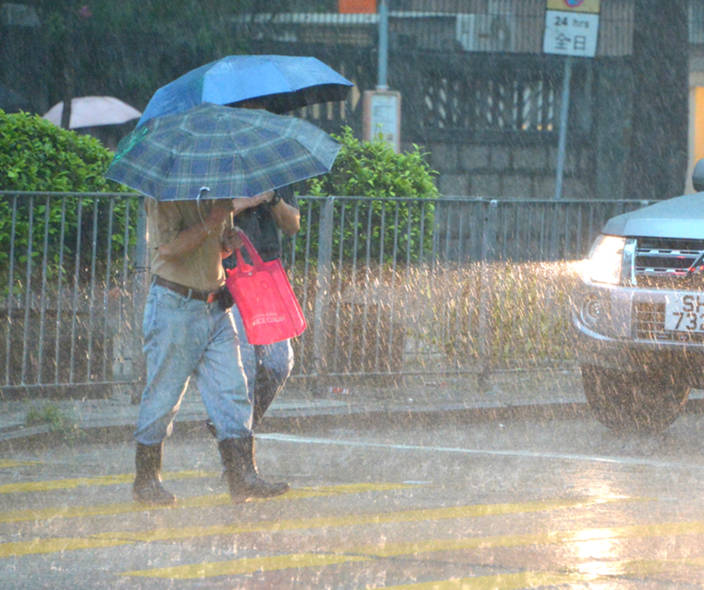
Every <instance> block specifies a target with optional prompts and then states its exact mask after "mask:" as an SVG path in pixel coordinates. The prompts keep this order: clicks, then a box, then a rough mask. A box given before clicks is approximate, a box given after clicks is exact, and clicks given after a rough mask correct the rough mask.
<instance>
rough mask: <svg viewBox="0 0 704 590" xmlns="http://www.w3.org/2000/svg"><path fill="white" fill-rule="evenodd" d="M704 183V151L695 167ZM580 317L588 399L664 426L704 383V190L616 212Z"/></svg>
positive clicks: (603, 415) (632, 421)
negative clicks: (694, 388)
mask: <svg viewBox="0 0 704 590" xmlns="http://www.w3.org/2000/svg"><path fill="white" fill-rule="evenodd" d="M693 183H694V187H695V189H696V190H697V191H704V160H701V161H699V163H698V164H697V166H696V167H695V170H694V174H693ZM572 324H573V326H574V327H575V328H576V330H577V334H578V344H579V346H578V354H579V361H580V365H581V368H582V380H583V383H584V393H585V395H586V398H587V401H588V403H589V405H590V407H591V409H592V410H593V411H594V413H595V415H596V417H597V419H598V420H599V421H600V422H602V423H603V424H605V425H606V426H608V427H610V428H613V429H616V430H622V429H631V430H647V431H654V432H658V431H662V430H664V429H665V428H667V427H668V426H669V425H670V424H671V423H672V422H673V421H674V420H675V418H677V416H678V415H679V414H680V412H681V411H682V409H683V408H684V405H685V403H686V401H687V397H688V396H689V391H690V388H692V387H697V388H703V387H704V362H703V361H704V194H703V193H698V194H694V195H686V196H682V197H676V198H673V199H668V200H666V201H660V202H658V203H656V204H654V205H649V206H647V207H643V208H642V209H638V210H637V211H632V212H630V213H625V214H623V215H618V216H616V217H613V218H612V219H610V220H609V221H607V222H606V224H605V225H604V227H603V229H602V232H601V235H599V237H598V238H597V239H596V241H595V243H594V245H593V246H592V250H591V253H590V255H589V259H588V260H587V261H586V265H585V269H584V272H583V273H582V284H581V288H580V289H579V292H578V293H577V294H576V295H575V297H574V300H573V308H572Z"/></svg>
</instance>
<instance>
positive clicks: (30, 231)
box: [20, 195, 34, 385]
mask: <svg viewBox="0 0 704 590" xmlns="http://www.w3.org/2000/svg"><path fill="white" fill-rule="evenodd" d="M28 201H29V212H28V213H29V220H28V224H29V226H28V228H27V264H26V274H25V283H24V288H25V293H24V329H23V334H22V336H23V338H22V370H21V373H20V375H21V376H20V383H22V385H24V384H26V383H27V363H28V361H29V348H28V346H29V342H30V339H29V326H30V324H31V322H30V318H31V316H30V312H31V310H32V256H33V255H34V250H33V248H32V243H33V242H34V195H32V196H30V197H29V199H28Z"/></svg>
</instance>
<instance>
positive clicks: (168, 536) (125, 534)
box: [0, 497, 704, 558]
mask: <svg viewBox="0 0 704 590" xmlns="http://www.w3.org/2000/svg"><path fill="white" fill-rule="evenodd" d="M624 501H634V499H633V498H624V497H614V498H610V499H607V500H605V499H604V498H602V497H600V498H598V499H586V500H584V499H581V500H576V499H568V500H564V499H560V500H548V501H536V502H524V503H521V504H486V505H470V506H455V507H451V508H428V509H418V510H402V511H397V512H377V513H357V514H350V515H347V516H342V517H333V516H322V517H317V518H307V519H304V518H301V519H290V520H270V521H262V522H251V523H239V524H234V525H230V524H225V525H211V526H191V527H178V528H160V529H153V530H150V531H134V532H130V531H115V532H105V533H98V534H95V535H90V536H89V537H64V538H49V539H42V538H37V539H34V540H32V541H18V542H15V543H0V558H3V557H12V556H19V555H31V554H39V553H53V552H55V551H72V550H75V549H86V548H90V544H89V541H90V540H91V539H93V540H95V542H96V544H95V546H96V547H107V546H117V545H128V544H130V543H137V542H143V543H149V542H154V541H175V540H181V539H193V538H202V537H209V536H216V535H237V534H241V533H256V532H277V531H287V530H300V529H314V528H325V527H343V526H355V525H377V524H385V523H398V522H422V521H425V520H441V519H455V518H474V517H478V516H491V515H498V514H517V513H524V512H539V511H545V510H555V509H558V508H575V507H581V506H592V505H594V504H603V503H605V502H624ZM703 526H704V525H703ZM57 547H58V549H57Z"/></svg>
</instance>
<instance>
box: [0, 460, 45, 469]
mask: <svg viewBox="0 0 704 590" xmlns="http://www.w3.org/2000/svg"><path fill="white" fill-rule="evenodd" d="M38 464H39V461H15V460H13V459H0V469H10V468H12V467H26V466H28V465H38Z"/></svg>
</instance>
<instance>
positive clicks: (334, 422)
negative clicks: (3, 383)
mask: <svg viewBox="0 0 704 590" xmlns="http://www.w3.org/2000/svg"><path fill="white" fill-rule="evenodd" d="M313 410H315V409H314V408H313ZM331 410H333V411H331ZM587 412H588V407H587V405H586V403H579V402H549V403H545V404H523V405H508V406H500V405H496V406H481V407H477V406H475V407H468V406H465V405H462V404H446V405H443V406H440V407H435V406H420V407H413V406H402V407H398V406H395V407H382V406H366V407H363V406H360V407H358V408H357V409H354V408H352V407H351V406H346V407H338V408H324V409H320V410H319V411H317V412H315V411H311V408H307V409H306V410H305V411H297V410H279V411H278V412H276V411H274V412H272V414H271V415H268V416H267V417H266V418H265V419H264V421H263V422H262V425H261V428H260V432H262V433H264V432H289V433H292V432H300V431H301V430H306V429H310V428H315V427H318V428H330V427H341V426H349V424H350V420H352V419H354V418H359V417H360V416H362V417H363V418H364V420H365V422H366V423H371V424H379V425H384V424H386V425H388V424H390V423H392V424H394V425H403V424H417V423H418V422H421V421H424V420H426V421H437V420H438V419H440V417H442V420H443V421H444V422H445V423H451V424H452V423H454V424H456V423H471V422H481V421H485V422H486V421H496V420H511V419H516V418H536V419H538V418H542V419H552V418H557V417H579V416H583V415H585V414H586V413H587ZM277 414H278V415H277ZM204 420H205V418H204V417H203V416H199V417H197V418H194V417H190V418H189V417H184V419H181V420H179V419H178V418H177V420H176V422H175V423H174V433H173V436H174V437H178V438H188V437H199V436H205V437H209V436H210V435H209V434H208V432H207V429H206V428H205V426H204ZM133 432H134V424H132V423H130V424H111V425H106V424H99V425H90V424H85V425H79V426H78V428H77V429H76V430H73V431H69V432H68V433H67V432H62V431H56V430H51V428H50V426H49V425H39V426H31V427H27V428H13V429H12V430H10V431H9V432H0V450H7V451H19V450H27V449H37V448H42V447H43V448H46V447H49V446H53V445H56V444H61V443H65V444H71V443H73V442H79V443H81V444H86V443H88V444H91V443H93V444H107V443H116V442H127V441H131V439H132V434H133Z"/></svg>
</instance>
